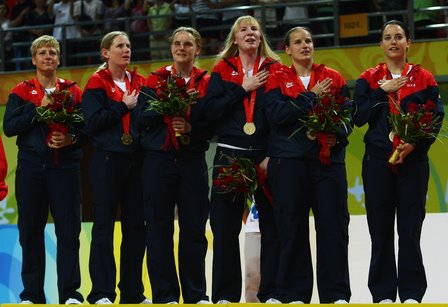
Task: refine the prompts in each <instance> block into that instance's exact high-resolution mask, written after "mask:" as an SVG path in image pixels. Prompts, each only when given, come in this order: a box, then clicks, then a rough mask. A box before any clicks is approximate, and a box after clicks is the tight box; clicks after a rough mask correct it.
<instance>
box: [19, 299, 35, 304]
mask: <svg viewBox="0 0 448 307" xmlns="http://www.w3.org/2000/svg"><path fill="white" fill-rule="evenodd" d="M20 304H24V305H31V304H34V303H33V302H32V301H30V300H23V301H21V302H20Z"/></svg>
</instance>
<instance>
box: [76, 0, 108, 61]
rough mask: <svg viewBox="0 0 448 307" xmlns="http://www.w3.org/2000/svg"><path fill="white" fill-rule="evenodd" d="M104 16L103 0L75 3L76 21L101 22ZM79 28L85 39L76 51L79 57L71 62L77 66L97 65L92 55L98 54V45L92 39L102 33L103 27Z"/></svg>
mask: <svg viewBox="0 0 448 307" xmlns="http://www.w3.org/2000/svg"><path fill="white" fill-rule="evenodd" d="M103 15H104V6H103V3H102V2H101V0H77V1H76V2H75V3H74V8H73V18H74V19H75V20H76V21H100V20H102V19H103ZM77 27H78V30H79V32H80V33H81V37H82V38H85V39H84V40H82V41H81V40H78V41H77V44H76V45H75V46H74V49H75V51H76V53H77V54H78V57H77V58H75V59H73V60H71V62H75V63H76V64H77V65H89V64H92V63H96V60H95V59H94V56H92V53H94V52H95V53H96V51H97V49H98V46H97V45H98V43H97V40H96V39H94V40H92V39H91V37H93V36H94V35H96V34H98V33H99V32H101V30H100V28H101V27H102V25H96V24H85V25H81V26H77ZM80 53H81V54H80ZM82 53H84V54H82ZM86 53H87V54H86Z"/></svg>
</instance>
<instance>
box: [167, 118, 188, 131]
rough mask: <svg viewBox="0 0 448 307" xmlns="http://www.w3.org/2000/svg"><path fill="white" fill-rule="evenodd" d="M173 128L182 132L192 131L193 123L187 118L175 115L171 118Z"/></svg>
mask: <svg viewBox="0 0 448 307" xmlns="http://www.w3.org/2000/svg"><path fill="white" fill-rule="evenodd" d="M171 122H172V125H173V129H174V131H175V132H179V133H181V134H184V133H190V132H191V125H190V123H189V122H187V120H186V119H185V118H183V117H180V116H175V117H173V118H172V120H171Z"/></svg>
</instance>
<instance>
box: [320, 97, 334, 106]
mask: <svg viewBox="0 0 448 307" xmlns="http://www.w3.org/2000/svg"><path fill="white" fill-rule="evenodd" d="M320 102H321V103H322V104H323V105H324V106H325V107H329V106H331V102H332V101H331V98H330V96H323V97H322V99H321V100H320Z"/></svg>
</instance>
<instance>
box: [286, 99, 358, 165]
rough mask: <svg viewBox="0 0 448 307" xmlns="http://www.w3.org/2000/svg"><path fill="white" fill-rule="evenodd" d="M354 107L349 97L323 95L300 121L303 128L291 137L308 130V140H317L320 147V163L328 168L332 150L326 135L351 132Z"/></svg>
mask: <svg viewBox="0 0 448 307" xmlns="http://www.w3.org/2000/svg"><path fill="white" fill-rule="evenodd" d="M304 97H306V96H304ZM352 106H353V103H352V101H351V100H350V99H349V98H348V97H344V96H340V95H335V94H332V93H328V92H325V93H321V94H320V95H318V96H317V102H316V103H315V104H314V106H313V107H312V108H311V110H309V111H308V114H307V116H306V117H305V118H300V119H299V120H300V121H301V122H302V123H303V126H302V127H300V128H299V129H297V130H296V131H294V132H293V133H292V134H291V136H290V137H292V136H293V135H294V134H296V133H297V132H299V131H300V130H301V129H303V128H305V129H307V131H306V134H307V136H308V138H309V139H310V140H316V141H317V143H318V145H319V148H320V149H319V160H320V162H321V163H322V164H323V165H327V166H328V165H330V154H331V149H330V147H329V146H328V144H327V137H326V134H332V133H334V134H336V133H341V132H343V133H345V134H347V133H348V132H349V131H350V130H351V115H352Z"/></svg>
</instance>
